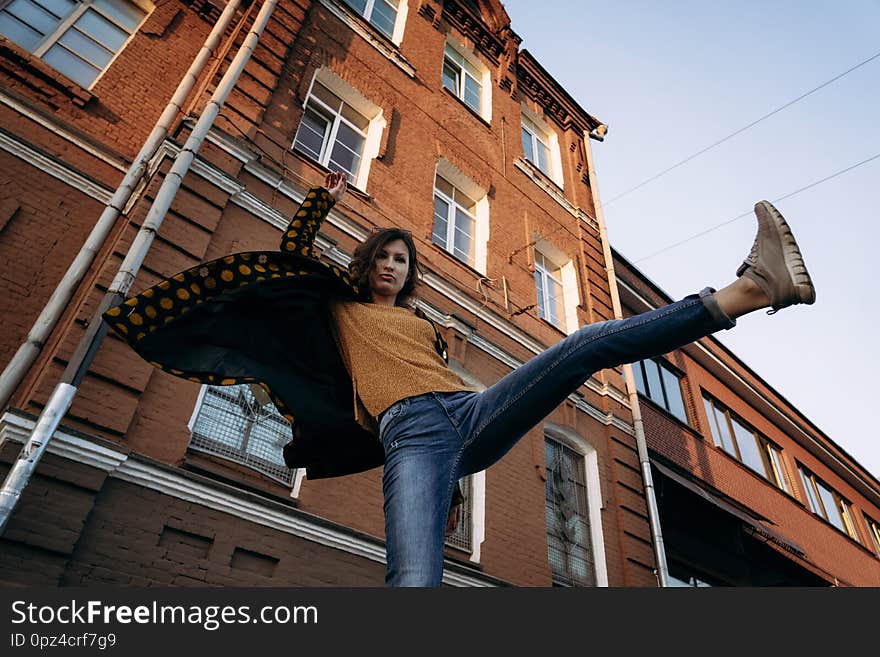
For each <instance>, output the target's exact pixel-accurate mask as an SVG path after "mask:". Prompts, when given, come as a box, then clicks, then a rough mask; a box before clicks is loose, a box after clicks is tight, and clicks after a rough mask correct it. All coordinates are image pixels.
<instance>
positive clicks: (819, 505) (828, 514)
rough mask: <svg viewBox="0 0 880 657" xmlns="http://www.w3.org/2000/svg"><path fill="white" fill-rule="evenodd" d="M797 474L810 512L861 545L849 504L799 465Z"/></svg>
mask: <svg viewBox="0 0 880 657" xmlns="http://www.w3.org/2000/svg"><path fill="white" fill-rule="evenodd" d="M798 472H799V473H800V475H801V483H803V485H804V492H806V494H807V504H808V506H809V507H810V511H812V512H813V513H815V514H816V515H817V516H820V517H821V518H824V519H825V520H827V521H828V522H830V523H831V524H832V525H834V526H835V527H837V528H838V529H839V530H840V531H842V532H843V533H844V534H846V535H847V536H849V537H850V538H852V539H853V540H854V541H856V542H859V543H861V540H860V539H859V533H858V531H856V525H855V523H854V522H853V516H852V511H851V510H850V509H851V506H850V503H849V502H847V501H846V500H845V499H844V498H843V497H842V496H841V495H840V493H838V492H837V491H836V490H834V489H832V488H831V487H830V486H828V485H827V484H826V483H825V482H824V481H822V480H821V479H819V478H818V477H817V476H816V475H814V474H813V473H812V472H810V471H809V470H807V469H806V468H805V467H804V466H802V465H800V464H798Z"/></svg>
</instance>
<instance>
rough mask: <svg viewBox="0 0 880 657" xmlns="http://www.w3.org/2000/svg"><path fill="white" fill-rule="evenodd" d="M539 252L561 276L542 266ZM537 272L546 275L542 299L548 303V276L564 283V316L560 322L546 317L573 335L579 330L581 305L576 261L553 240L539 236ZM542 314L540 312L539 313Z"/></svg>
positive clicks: (560, 328)
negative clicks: (549, 240) (556, 245)
mask: <svg viewBox="0 0 880 657" xmlns="http://www.w3.org/2000/svg"><path fill="white" fill-rule="evenodd" d="M538 254H540V255H541V256H542V257H543V258H544V260H545V261H548V260H549V261H550V263H551V265H552V266H553V267H554V268H555V271H558V272H559V276H558V277H556V276H553V275H552V274H551V273H550V271H549V270H548V268H547V267H546V266H542V265H540V264H539V262H538ZM534 267H535V273H537V274H540V275H541V276H542V277H544V285H543V286H542V287H543V288H544V290H545V298H544V299H542V301H543V302H544V303H545V304H546V302H547V298H546V290H547V284H546V281H547V279H548V278H552V280H554V281H557V282H559V283H560V284H561V285H562V309H563V314H562V317H560V318H559V320H560V321H559V323H554V322H552V321H551V320H550V319H549V318H546V317H545V318H544V319H545V320H546V321H548V322H550V323H551V324H553V326H555V327H556V328H558V329H559V330H561V331H562V332H563V333H566V334H567V335H571V334H572V333H574V332H575V331H577V330H578V316H577V307H578V306H579V305H580V302H581V301H580V293H579V292H578V284H577V269H576V267H575V264H574V261H573V260H572V259H571V258H569V257H568V256H567V255H566V254H565V253H563V252H562V251H561V250H559V249H558V248H556V247H555V246H554V245H553V244H552V243H551V242H548V241H547V240H545V239H543V238H541V237H538V238H537V239H536V240H535V262H534ZM537 294H538V291H537V286H536V287H535V298H536V299H537ZM539 315H540V313H539Z"/></svg>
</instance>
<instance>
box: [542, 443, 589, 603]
mask: <svg viewBox="0 0 880 657" xmlns="http://www.w3.org/2000/svg"><path fill="white" fill-rule="evenodd" d="M544 448H545V455H546V459H547V482H546V484H545V487H544V488H545V493H546V498H545V499H546V505H545V508H546V520H547V550H548V560H549V562H550V569H551V570H552V572H553V583H554V584H555V585H560V586H595V585H596V566H595V560H594V558H593V549H592V544H591V542H590V518H589V513H588V510H587V482H586V475H585V472H584V464H583V461H584V458H583V456H581V455H580V454H578V453H577V452H575V451H574V450H573V449H571V448H569V447H566V446H565V445H563V444H562V443H559V442H557V441H555V440H553V439H551V438H550V437H547V436H545V440H544Z"/></svg>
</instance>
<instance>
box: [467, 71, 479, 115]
mask: <svg viewBox="0 0 880 657" xmlns="http://www.w3.org/2000/svg"><path fill="white" fill-rule="evenodd" d="M481 91H482V89H481V87H480V85H479V84H478V83H477V81H476V80H474V79H473V78H472V77H470V76H469V75H466V76H465V78H464V102H465V103H467V104H468V105H470V106H471V108H472V109H475V110H476V111H477V112H479V111H480V94H481Z"/></svg>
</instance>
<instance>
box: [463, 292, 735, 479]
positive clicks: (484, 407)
mask: <svg viewBox="0 0 880 657" xmlns="http://www.w3.org/2000/svg"><path fill="white" fill-rule="evenodd" d="M712 292H714V290H711V289H710V288H706V289H704V290H703V291H702V292H700V294H699V295H697V294H694V295H691V296H688V297H685V298H684V299H682V300H681V301H677V302H675V303H672V304H670V305H668V306H664V307H663V308H658V309H656V310H652V311H649V312H646V313H642V314H640V315H635V316H633V317H628V318H626V319H620V320H611V321H607V322H597V323H595V324H588V325H587V326H583V327H581V328H580V329H578V330H577V331H575V332H574V333H572V334H571V335H569V336H568V337H566V338H564V339H563V340H562V341H560V342H558V343H557V344H555V345H553V346H552V347H550V348H549V349H547V350H545V351H543V352H542V353H540V354H538V355H537V356H535V357H534V358H532V359H531V360H529V361H528V362H527V363H525V364H524V365H522V366H521V367H519V368H517V369H516V370H514V371H513V372H511V373H509V374H507V375H506V376H504V377H503V378H502V379H500V380H499V381H498V382H497V383H495V384H494V385H492V386H491V387H489V388H487V389H486V390H484V391H483V392H482V393H481V394H480V395H479V398H478V401H477V403H476V404H475V408H474V409H473V411H472V413H471V414H470V418H469V420H470V422H469V426H468V432H467V433H466V434H465V435H466V437H467V441H466V445H465V452H464V455H463V458H462V465H461V474H462V475H466V474H470V473H473V472H478V471H480V470H483V469H485V468H487V467H489V466H490V465H492V464H493V463H495V462H496V461H498V460H499V459H500V458H501V457H502V456H504V454H506V453H507V452H508V451H509V450H510V449H511V448H512V447H513V445H514V444H516V441H517V440H519V439H520V438H521V437H522V436H523V435H524V434H526V433H527V432H528V431H529V430H530V429H531V428H532V427H534V426H535V425H536V424H537V423H538V422H540V421H541V420H542V419H543V418H545V417H546V416H547V415H548V414H549V413H550V412H551V411H552V410H553V409H554V408H556V407H557V406H559V404H561V403H562V402H563V401H564V400H565V398H566V397H567V396H568V395H569V394H571V393H572V392H574V391H575V390H577V388H578V387H580V386H581V385H582V384H583V383H584V382H585V381H586V380H587V379H589V378H590V377H591V376H592V375H593V374H594V373H596V372H598V371H599V370H602V369H605V368H608V367H616V366H618V365H622V364H624V363H631V362H635V361H638V360H643V359H645V358H651V357H654V356H659V355H661V354H665V353H668V352H670V351H672V350H674V349H677V348H679V347H682V346H684V345H686V344H689V343H691V342H693V341H694V340H697V339H699V338H701V337H704V336H706V335H709V334H711V333H714V332H715V331H718V330H720V329H728V328H731V327H733V326H734V325H735V324H736V322H735V320H732V319H730V318H729V317H727V316H726V315H725V314H724V313H723V312H722V311H721V309H720V307H719V306H718V303H717V301H716V300H715V298H714V297H713V296H711V293H712ZM468 434H469V435H468Z"/></svg>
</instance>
